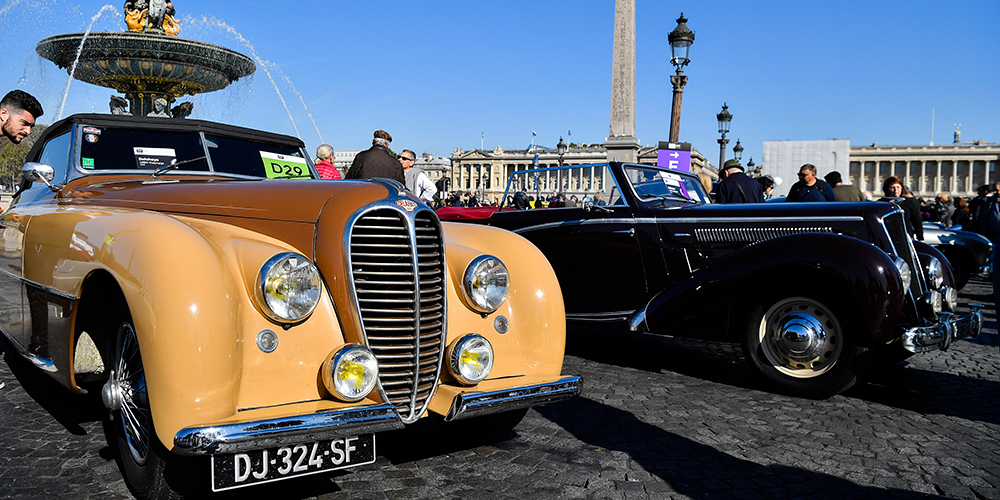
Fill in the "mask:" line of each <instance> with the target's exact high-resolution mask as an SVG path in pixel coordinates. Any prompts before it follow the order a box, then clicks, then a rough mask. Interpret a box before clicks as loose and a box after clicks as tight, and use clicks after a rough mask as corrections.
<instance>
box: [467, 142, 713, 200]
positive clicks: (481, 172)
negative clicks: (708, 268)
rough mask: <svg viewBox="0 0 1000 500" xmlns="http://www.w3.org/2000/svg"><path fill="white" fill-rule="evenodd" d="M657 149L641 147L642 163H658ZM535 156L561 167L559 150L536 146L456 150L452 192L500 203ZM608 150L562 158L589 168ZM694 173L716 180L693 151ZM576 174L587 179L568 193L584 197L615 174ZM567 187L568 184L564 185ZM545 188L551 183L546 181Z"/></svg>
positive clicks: (596, 170)
mask: <svg viewBox="0 0 1000 500" xmlns="http://www.w3.org/2000/svg"><path fill="white" fill-rule="evenodd" d="M657 151H658V149H657V147H656V146H648V147H643V148H639V153H638V154H639V162H638V163H644V164H647V165H655V164H656V156H657ZM535 155H538V168H546V167H557V166H559V165H560V158H559V151H558V150H557V149H556V148H545V147H542V146H535V147H533V148H529V149H509V150H505V149H503V148H502V147H499V146H497V147H496V148H495V149H493V150H492V151H488V150H482V149H473V150H470V151H463V150H462V149H461V148H455V152H454V153H452V155H451V172H450V173H449V176H450V177H449V178H450V179H451V190H453V191H463V192H468V191H477V192H479V193H481V194H482V196H480V199H481V200H483V202H484V203H491V202H498V203H499V201H500V198H501V197H502V196H503V193H504V189H505V188H506V187H507V179H509V178H510V175H511V174H512V173H513V172H515V171H518V170H530V169H532V168H535V167H534V159H535ZM607 158H608V151H607V149H606V148H605V147H604V146H603V145H592V144H582V145H579V146H578V145H571V146H570V147H569V149H568V150H567V152H566V154H564V155H563V157H562V165H588V164H599V163H606V162H607ZM691 171H692V172H694V173H700V172H705V173H707V174H709V175H711V176H713V177H715V170H714V169H713V168H711V167H708V162H707V161H706V160H705V157H704V156H703V155H702V154H701V153H700V152H698V151H697V150H692V151H691ZM575 172H576V174H574V175H583V176H585V177H586V178H581V179H577V178H574V179H571V180H570V182H569V183H568V185H571V186H573V188H572V189H570V190H569V191H567V192H565V194H566V195H567V196H568V195H573V194H575V195H577V196H579V197H581V198H582V197H583V195H585V194H587V193H588V192H590V191H594V190H599V189H603V186H604V183H605V182H606V176H608V175H611V174H610V172H608V171H607V170H606V169H605V168H603V167H602V166H600V165H596V166H594V167H593V168H590V169H582V170H575ZM563 184H564V185H567V183H563ZM543 185H546V186H547V185H549V182H546V181H545V180H543Z"/></svg>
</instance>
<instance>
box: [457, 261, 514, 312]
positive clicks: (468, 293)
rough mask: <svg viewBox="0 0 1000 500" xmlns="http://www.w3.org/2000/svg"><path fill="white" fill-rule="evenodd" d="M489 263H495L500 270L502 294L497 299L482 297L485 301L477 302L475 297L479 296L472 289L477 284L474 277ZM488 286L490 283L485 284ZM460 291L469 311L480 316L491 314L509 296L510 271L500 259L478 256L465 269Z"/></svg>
mask: <svg viewBox="0 0 1000 500" xmlns="http://www.w3.org/2000/svg"><path fill="white" fill-rule="evenodd" d="M490 261H495V262H496V263H497V264H499V268H500V269H502V274H503V276H504V279H503V281H504V284H503V294H502V297H500V298H499V299H497V298H493V299H490V298H489V297H484V299H485V300H484V301H483V302H480V301H479V300H477V297H480V294H478V293H476V292H477V290H475V289H474V287H475V286H476V284H477V283H478V281H477V280H476V275H477V274H479V272H480V268H481V267H482V266H483V265H485V264H487V263H489V262H490ZM490 285H491V284H490V283H487V284H486V286H490ZM462 291H463V292H464V294H465V299H466V300H465V303H466V305H467V306H468V307H469V308H470V309H472V310H473V311H476V312H478V313H481V314H491V313H493V312H494V311H496V310H497V309H499V308H500V306H502V305H503V304H504V302H506V301H507V297H508V296H509V295H510V271H509V270H508V269H507V266H506V265H505V264H504V263H503V261H502V260H500V258H498V257H495V256H493V255H486V254H484V255H480V256H479V257H476V258H475V259H472V261H471V262H469V265H468V266H466V267H465V273H463V276H462Z"/></svg>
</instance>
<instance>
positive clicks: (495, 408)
mask: <svg viewBox="0 0 1000 500" xmlns="http://www.w3.org/2000/svg"><path fill="white" fill-rule="evenodd" d="M581 382H582V379H581V378H580V377H563V378H562V379H560V380H557V381H555V382H549V383H545V384H537V385H528V386H523V387H514V388H511V389H504V390H500V391H492V392H473V393H466V394H459V395H457V396H455V400H454V401H452V403H451V409H450V410H449V411H448V415H446V416H445V417H444V420H445V421H446V422H450V421H452V420H461V419H463V418H470V417H478V416H482V415H489V414H491V413H499V412H504V411H510V410H519V409H521V408H527V407H529V406H537V405H543V404H548V403H554V402H556V401H562V400H564V399H569V398H572V397H575V396H578V395H579V394H580V390H581Z"/></svg>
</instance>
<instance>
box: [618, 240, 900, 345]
mask: <svg viewBox="0 0 1000 500" xmlns="http://www.w3.org/2000/svg"><path fill="white" fill-rule="evenodd" d="M796 280H800V281H802V280H804V281H805V282H806V283H813V284H814V285H816V286H828V287H829V286H836V287H837V289H838V290H839V291H841V292H842V293H843V294H844V295H845V297H844V299H845V301H846V303H847V304H849V306H850V307H852V308H854V310H856V311H857V313H858V315H859V318H860V319H861V321H862V322H861V324H862V325H863V326H865V330H866V331H867V332H868V333H869V334H868V335H866V336H864V337H862V342H864V343H868V342H869V341H874V342H876V343H879V342H885V341H888V340H889V339H890V338H891V337H892V335H894V332H895V331H896V326H897V325H898V323H899V320H900V317H901V315H902V311H903V302H904V290H903V283H902V279H901V278H900V276H899V272H898V271H896V268H895V266H894V265H893V261H892V259H891V258H890V257H889V256H888V255H887V254H886V253H885V252H883V251H882V250H880V249H879V248H877V247H875V246H874V245H871V244H870V243H867V242H864V241H862V240H859V239H855V238H852V237H849V236H841V235H836V234H817V233H802V234H793V235H789V236H783V237H780V238H774V239H770V240H766V241H761V242H759V243H756V244H753V245H750V246H747V247H744V248H742V249H739V250H736V251H734V252H731V253H729V254H727V255H725V256H723V257H721V258H718V259H716V260H715V261H714V262H712V263H711V264H710V265H709V266H707V267H704V268H702V269H700V270H698V271H695V273H694V274H692V275H691V276H690V277H689V278H688V279H686V280H684V281H682V282H681V283H678V284H677V285H676V286H674V287H672V288H669V289H667V290H664V291H662V292H660V293H659V294H658V295H656V296H654V297H653V299H652V300H650V301H649V303H648V304H647V305H646V307H645V308H644V310H645V317H644V318H642V323H644V324H645V326H646V328H647V329H648V331H650V332H656V333H669V334H672V335H678V336H697V337H698V338H703V339H707V340H723V339H724V338H725V336H726V335H727V334H728V333H729V330H730V328H729V326H730V322H732V321H740V320H741V318H739V317H736V316H733V313H738V312H739V308H740V307H741V306H743V305H746V304H748V302H750V301H753V300H754V299H755V298H757V297H760V296H761V294H762V293H763V292H765V291H769V290H772V289H773V288H774V287H779V288H780V287H784V286H788V285H789V284H794V282H795V281H796ZM820 281H824V282H825V283H821V282H820ZM737 316H738V315H737ZM633 319H634V320H635V319H636V318H633ZM642 323H638V322H636V321H633V325H636V326H640V327H641V325H642Z"/></svg>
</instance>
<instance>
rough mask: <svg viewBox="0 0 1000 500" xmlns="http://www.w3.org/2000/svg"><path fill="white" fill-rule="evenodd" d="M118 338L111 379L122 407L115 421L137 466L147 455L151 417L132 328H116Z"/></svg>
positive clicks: (125, 324) (128, 325)
mask: <svg viewBox="0 0 1000 500" xmlns="http://www.w3.org/2000/svg"><path fill="white" fill-rule="evenodd" d="M118 339H119V340H118V342H119V346H118V350H117V353H118V362H117V364H116V367H115V373H114V377H115V382H116V384H117V385H118V387H119V388H120V390H121V396H122V404H121V408H120V410H119V411H118V417H117V418H118V419H120V424H121V426H122V429H123V430H124V432H125V439H126V442H127V444H128V449H129V453H130V454H131V455H132V459H133V460H135V462H136V463H137V464H139V465H144V464H145V463H146V458H147V456H148V454H149V443H150V433H149V431H150V428H151V427H152V426H151V424H152V418H151V415H150V411H149V397H148V395H147V393H146V375H145V372H144V370H143V366H142V355H141V354H140V352H139V341H138V339H137V338H136V336H135V329H134V328H133V327H132V325H131V324H130V323H123V324H122V325H121V326H120V327H119V332H118Z"/></svg>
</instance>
